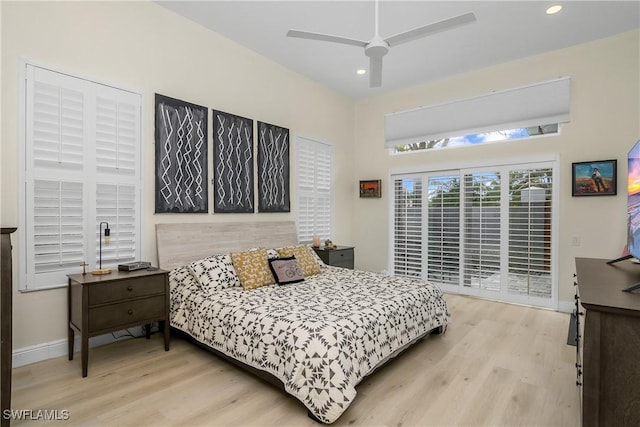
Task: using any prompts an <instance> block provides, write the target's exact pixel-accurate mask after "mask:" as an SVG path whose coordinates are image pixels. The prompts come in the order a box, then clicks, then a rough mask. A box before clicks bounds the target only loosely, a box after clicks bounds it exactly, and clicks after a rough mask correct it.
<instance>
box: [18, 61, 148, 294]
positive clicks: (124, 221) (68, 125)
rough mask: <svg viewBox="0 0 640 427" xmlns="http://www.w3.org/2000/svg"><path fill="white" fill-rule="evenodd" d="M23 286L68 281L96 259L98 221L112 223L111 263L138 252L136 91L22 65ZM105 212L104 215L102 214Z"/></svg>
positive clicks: (94, 263) (138, 161) (138, 163)
mask: <svg viewBox="0 0 640 427" xmlns="http://www.w3.org/2000/svg"><path fill="white" fill-rule="evenodd" d="M25 69H26V82H25V83H26V84H25V92H24V99H25V119H24V123H25V151H24V156H23V157H22V156H21V160H20V161H21V170H23V171H24V174H23V177H24V187H23V188H24V191H23V192H21V194H20V200H21V203H20V210H21V214H20V217H21V221H22V223H21V225H22V227H20V228H21V231H19V232H20V235H19V236H20V239H21V241H22V242H24V246H23V247H24V249H23V250H24V256H23V257H20V262H19V274H20V275H21V277H23V278H24V279H23V280H20V287H21V289H27V290H32V289H44V288H50V287H56V286H63V285H65V284H66V275H67V274H69V273H73V272H78V271H81V270H80V269H81V267H80V265H81V263H83V262H87V263H88V264H89V267H88V270H91V269H92V268H94V267H95V265H96V264H97V262H98V261H97V257H98V252H99V249H98V247H99V246H98V243H99V240H98V232H97V231H96V234H94V233H93V230H94V229H96V230H97V228H98V223H99V222H100V221H102V220H104V221H109V223H110V225H111V221H113V222H114V226H115V227H116V228H113V227H112V234H111V239H112V240H113V241H115V246H114V247H112V248H111V251H108V252H107V255H108V257H105V256H104V255H105V254H104V253H103V265H104V264H105V261H106V262H107V263H109V262H110V263H111V264H112V265H113V266H115V265H116V264H117V263H119V262H123V261H125V260H129V261H130V260H134V259H137V258H139V256H140V233H139V230H140V209H139V204H140V194H141V192H140V138H141V136H140V135H141V133H140V129H141V128H140V105H141V99H140V95H139V94H135V93H132V92H128V91H124V90H120V89H116V88H113V87H110V86H105V85H101V84H97V83H94V82H91V81H88V80H84V79H79V78H76V77H73V76H70V75H66V74H62V73H57V72H54V71H51V70H47V69H44V68H41V67H35V66H32V65H30V64H27V65H26V66H25ZM101 218H104V219H101Z"/></svg>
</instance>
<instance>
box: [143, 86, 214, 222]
mask: <svg viewBox="0 0 640 427" xmlns="http://www.w3.org/2000/svg"><path fill="white" fill-rule="evenodd" d="M155 101H156V117H155V126H156V129H155V131H156V132H155V139H156V147H155V151H156V164H155V166H156V213H169V212H173V213H206V212H208V209H209V206H208V204H209V202H208V195H209V191H208V183H209V181H208V179H207V111H208V109H207V108H206V107H201V106H199V105H195V104H191V103H189V102H185V101H181V100H179V99H175V98H169V97H168V96H164V95H160V94H158V93H156V97H155Z"/></svg>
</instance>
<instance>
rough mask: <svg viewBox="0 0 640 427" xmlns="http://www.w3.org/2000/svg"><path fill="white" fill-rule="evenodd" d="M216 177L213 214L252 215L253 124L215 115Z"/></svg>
mask: <svg viewBox="0 0 640 427" xmlns="http://www.w3.org/2000/svg"><path fill="white" fill-rule="evenodd" d="M213 176H214V179H213V211H214V212H219V213H247V212H251V213H253V211H254V201H253V120H251V119H247V118H244V117H240V116H235V115H233V114H228V113H223V112H222V111H215V110H214V111H213Z"/></svg>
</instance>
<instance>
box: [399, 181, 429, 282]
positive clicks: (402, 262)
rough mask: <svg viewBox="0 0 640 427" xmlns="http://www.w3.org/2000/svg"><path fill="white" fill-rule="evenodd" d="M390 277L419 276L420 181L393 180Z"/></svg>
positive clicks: (420, 244) (420, 242) (420, 266)
mask: <svg viewBox="0 0 640 427" xmlns="http://www.w3.org/2000/svg"><path fill="white" fill-rule="evenodd" d="M393 212H394V214H393V217H394V222H393V274H396V275H399V276H409V277H421V276H422V257H423V253H422V220H423V219H422V178H419V177H395V178H394V179H393Z"/></svg>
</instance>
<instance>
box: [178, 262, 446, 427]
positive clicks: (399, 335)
mask: <svg viewBox="0 0 640 427" xmlns="http://www.w3.org/2000/svg"><path fill="white" fill-rule="evenodd" d="M172 273H174V274H171V275H170V285H171V326H173V327H175V328H177V329H179V330H181V331H184V332H186V333H188V334H189V335H191V336H192V337H194V338H195V339H197V340H198V341H200V342H202V343H204V344H206V345H208V346H209V347H212V348H214V349H216V350H219V351H221V352H222V353H224V354H226V355H228V356H230V357H233V358H234V359H237V360H239V361H241V362H243V363H245V364H247V365H250V366H253V367H255V368H257V369H260V370H263V371H266V372H269V373H270V374H272V375H274V376H275V377H277V378H278V379H280V381H282V383H283V384H284V387H285V389H286V391H287V392H288V393H290V394H291V395H293V396H295V397H296V398H297V399H299V400H300V401H301V402H303V403H304V405H305V406H306V407H307V408H308V409H309V410H310V411H311V413H312V414H313V415H314V416H315V417H317V418H318V419H320V420H322V421H323V422H325V423H331V422H333V421H335V420H336V419H337V418H338V417H339V416H340V415H341V414H342V413H343V412H344V411H345V410H346V409H347V407H348V406H349V404H350V403H351V402H352V401H353V399H354V398H355V396H356V390H355V386H356V385H357V384H358V383H359V382H360V380H362V378H363V377H365V376H366V375H367V374H368V373H370V372H371V371H372V370H373V369H374V368H375V367H376V366H377V365H378V364H379V363H381V362H382V361H385V360H386V359H387V358H388V357H389V356H390V355H392V354H393V353H394V352H395V351H396V350H398V349H401V348H403V347H405V346H406V345H407V344H409V343H410V342H411V341H413V340H415V339H416V338H418V337H420V336H422V335H424V334H425V333H426V332H428V331H430V330H432V329H434V328H437V327H439V326H443V325H446V324H447V323H448V321H449V313H448V311H447V305H446V302H445V300H444V299H443V295H442V292H441V291H440V289H439V288H437V287H436V286H434V285H431V284H428V283H425V282H422V281H418V280H412V279H407V278H400V277H388V276H384V275H381V274H376V273H369V272H363V271H354V270H348V269H343V268H337V267H328V266H327V267H324V268H323V271H322V274H319V275H316V276H311V277H307V278H305V281H304V282H300V283H296V284H291V285H284V286H278V285H274V286H267V287H262V288H258V289H255V290H251V291H245V290H243V289H242V288H241V287H234V288H229V289H224V290H221V291H212V290H211V289H210V288H207V289H204V290H203V289H201V287H200V285H197V284H196V282H195V281H193V280H190V278H189V277H187V276H188V275H185V274H180V271H179V269H176V270H174V271H173V272H172ZM187 279H189V280H187Z"/></svg>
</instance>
